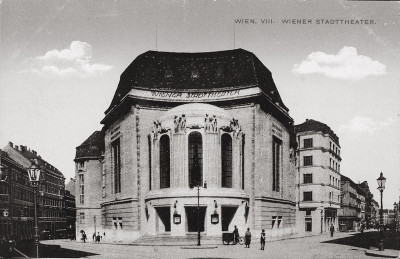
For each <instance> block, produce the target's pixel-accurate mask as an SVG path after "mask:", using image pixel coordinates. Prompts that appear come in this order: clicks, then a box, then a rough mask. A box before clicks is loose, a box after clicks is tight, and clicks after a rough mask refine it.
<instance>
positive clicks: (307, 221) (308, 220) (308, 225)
mask: <svg viewBox="0 0 400 259" xmlns="http://www.w3.org/2000/svg"><path fill="white" fill-rule="evenodd" d="M305 227H306V229H305V230H306V231H307V232H311V231H312V218H306V219H305Z"/></svg>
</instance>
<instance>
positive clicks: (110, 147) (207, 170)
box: [77, 49, 296, 240]
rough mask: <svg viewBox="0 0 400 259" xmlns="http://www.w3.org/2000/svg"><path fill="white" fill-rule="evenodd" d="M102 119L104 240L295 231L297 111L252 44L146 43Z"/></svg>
mask: <svg viewBox="0 0 400 259" xmlns="http://www.w3.org/2000/svg"><path fill="white" fill-rule="evenodd" d="M101 123H102V124H104V134H105V136H104V149H105V150H104V161H103V169H102V171H101V172H100V171H99V173H98V174H97V175H98V177H100V176H101V178H102V183H101V184H99V185H98V186H99V188H102V190H103V192H102V202H101V204H100V206H101V222H102V228H103V229H104V232H106V235H107V239H108V238H109V239H112V240H134V239H137V238H140V237H142V236H191V235H193V234H196V233H197V230H198V227H199V229H200V231H201V232H202V235H203V236H211V237H220V236H221V235H222V233H223V232H224V231H232V230H233V226H234V225H237V226H238V228H239V231H240V234H241V235H244V231H245V229H246V228H248V227H249V228H250V229H251V230H252V231H253V233H254V236H257V234H258V233H260V232H261V229H265V230H266V234H267V236H268V237H270V238H273V237H283V236H289V235H291V234H292V233H294V230H295V209H296V206H295V199H296V197H295V149H296V139H295V134H294V130H293V120H292V118H291V117H290V116H289V114H288V108H287V107H286V106H285V105H284V103H283V101H282V99H281V98H280V95H279V93H278V90H277V88H276V86H275V83H274V81H273V79H272V75H271V72H270V71H269V70H268V69H267V68H266V67H265V66H264V65H263V64H262V63H261V62H260V60H259V59H258V58H257V57H256V56H255V55H254V54H253V53H251V52H248V51H245V50H242V49H235V50H228V51H220V52H208V53H171V52H155V51H148V52H145V53H143V54H141V55H139V56H138V57H137V58H136V59H135V60H134V61H133V62H132V63H131V64H130V65H129V66H128V67H127V68H126V70H125V71H124V72H123V73H122V75H121V78H120V82H119V84H118V88H117V90H116V92H115V95H114V98H113V99H112V102H111V105H110V107H109V108H108V109H107V110H106V112H105V117H104V119H103V120H102V122H101ZM77 179H78V178H77ZM99 179H100V178H99ZM77 181H78V180H77ZM85 181H86V179H85ZM85 184H88V185H90V182H85ZM85 202H86V201H85ZM89 202H90V201H89ZM197 206H199V211H198V210H197ZM77 207H79V206H78V205H77ZM198 215H199V217H198ZM198 224H199V226H198Z"/></svg>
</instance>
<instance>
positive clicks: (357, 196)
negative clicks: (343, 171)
mask: <svg viewBox="0 0 400 259" xmlns="http://www.w3.org/2000/svg"><path fill="white" fill-rule="evenodd" d="M365 200H366V193H365V191H364V190H363V189H361V188H360V187H359V185H358V184H356V183H354V182H353V180H351V179H350V178H349V177H346V176H344V175H341V204H340V206H341V208H340V209H339V211H338V216H339V225H340V230H342V231H347V230H358V229H359V227H360V226H361V224H365V226H367V222H366V213H365V206H366V205H365ZM371 202H372V200H371ZM371 210H372V209H371Z"/></svg>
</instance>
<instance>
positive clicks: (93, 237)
mask: <svg viewBox="0 0 400 259" xmlns="http://www.w3.org/2000/svg"><path fill="white" fill-rule="evenodd" d="M92 239H93V242H96V232H93V236H92Z"/></svg>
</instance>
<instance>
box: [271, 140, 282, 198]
mask: <svg viewBox="0 0 400 259" xmlns="http://www.w3.org/2000/svg"><path fill="white" fill-rule="evenodd" d="M281 149H282V140H280V139H278V138H276V137H273V140H272V190H273V191H276V192H279V190H280V188H279V187H280V170H281Z"/></svg>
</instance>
